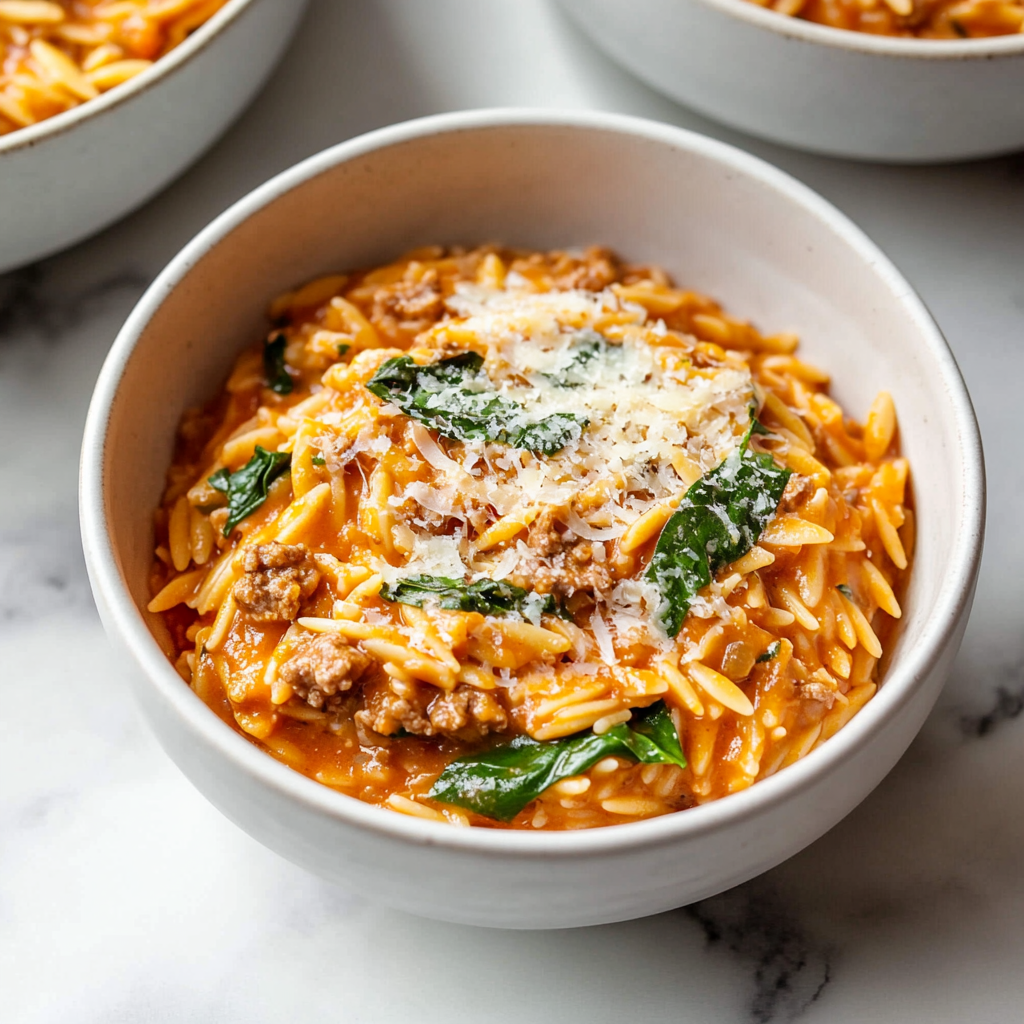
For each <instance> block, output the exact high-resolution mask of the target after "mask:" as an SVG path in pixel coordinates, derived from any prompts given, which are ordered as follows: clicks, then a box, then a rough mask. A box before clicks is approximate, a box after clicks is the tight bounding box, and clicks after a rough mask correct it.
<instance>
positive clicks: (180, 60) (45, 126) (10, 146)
mask: <svg viewBox="0 0 1024 1024" xmlns="http://www.w3.org/2000/svg"><path fill="white" fill-rule="evenodd" d="M254 3H256V0H227V3H226V4H225V5H224V6H223V7H221V8H220V10H218V11H216V12H215V13H214V14H213V15H211V16H210V17H209V18H208V19H207V20H206V21H204V22H203V23H202V25H200V26H199V27H198V28H197V29H196V30H195V31H194V32H192V33H191V34H190V35H188V36H187V37H186V38H185V40H184V41H183V42H181V43H179V44H178V45H177V46H176V47H175V48H174V49H173V50H171V51H170V53H167V54H164V56H163V57H160V58H159V59H158V60H156V61H154V62H153V64H152V66H151V67H148V68H146V69H145V71H140V72H139V74H137V75H135V76H134V77H133V78H129V79H128V81H127V82H122V83H121V84H120V85H116V86H114V88H112V89H108V90H107V91H106V92H104V93H100V95H99V96H97V97H95V99H91V100H86V101H85V102H84V103H79V104H78V106H76V107H72V108H71V109H70V110H64V111H62V112H61V113H59V114H54V115H53V117H47V118H44V119H43V120H42V121H37V122H36V123H35V124H30V125H26V126H25V127H24V128H16V129H15V130H14V131H12V132H8V133H7V134H6V135H0V158H2V157H3V156H4V154H6V153H13V152H16V151H17V150H20V149H27V148H28V147H30V146H36V145H39V144H40V143H42V142H45V141H46V140H47V139H48V138H51V137H53V136H56V135H63V134H64V133H65V132H67V131H70V130H71V129H73V128H75V127H77V126H78V125H79V124H80V123H81V122H82V121H87V120H89V119H91V118H94V117H98V116H99V115H101V114H104V113H106V112H107V111H109V110H113V109H115V108H117V107H119V106H121V105H122V104H124V103H127V102H129V101H130V100H131V99H133V98H134V97H135V96H138V95H139V94H140V93H143V92H146V91H147V90H148V89H150V88H151V87H153V86H155V85H157V84H158V83H159V82H160V81H161V80H162V79H164V78H167V77H169V76H170V75H173V74H174V73H175V72H177V71H178V70H179V69H180V68H181V67H182V66H183V65H185V64H187V63H188V62H189V61H190V60H191V59H192V58H193V57H195V56H196V55H197V54H199V53H201V52H202V51H203V50H205V49H206V47H207V46H208V45H209V44H210V43H211V42H213V40H214V39H216V37H217V36H219V35H220V34H221V33H222V32H224V31H225V30H226V29H227V28H228V27H229V26H231V25H232V24H234V22H235V21H237V20H238V18H239V17H241V15H242V14H243V13H244V12H245V11H246V9H247V8H249V7H251V6H252V5H253V4H254Z"/></svg>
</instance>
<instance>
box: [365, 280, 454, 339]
mask: <svg viewBox="0 0 1024 1024" xmlns="http://www.w3.org/2000/svg"><path fill="white" fill-rule="evenodd" d="M443 314H444V298H443V296H442V295H441V291H440V289H439V288H438V282H437V271H436V270H428V271H427V272H426V273H425V274H424V275H423V277H422V278H420V280H418V281H398V282H396V283H395V284H389V285H384V286H382V287H380V288H378V289H377V291H376V292H374V295H373V307H372V310H371V312H370V320H371V322H372V323H373V324H374V326H375V327H377V328H378V329H381V330H383V331H384V333H385V334H388V335H394V334H395V332H396V330H397V329H398V327H399V326H401V327H403V328H405V329H406V330H416V331H418V330H425V329H426V328H427V327H429V326H430V325H431V324H432V323H434V322H435V321H437V320H439V319H440V318H441V316H442V315H443Z"/></svg>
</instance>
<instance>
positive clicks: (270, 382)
mask: <svg viewBox="0 0 1024 1024" xmlns="http://www.w3.org/2000/svg"><path fill="white" fill-rule="evenodd" d="M286 344H287V339H286V338H285V336H284V335H283V334H275V335H274V337H273V338H271V339H270V341H268V342H267V343H266V344H265V345H264V346H263V375H264V377H266V380H267V387H268V388H270V390H271V391H276V392H277V394H279V395H290V394H291V393H292V387H293V386H294V385H293V383H292V378H291V376H290V375H289V373H288V368H287V366H286V364H285V361H284V349H285V345H286Z"/></svg>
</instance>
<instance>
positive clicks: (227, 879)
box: [0, 0, 1024, 1024]
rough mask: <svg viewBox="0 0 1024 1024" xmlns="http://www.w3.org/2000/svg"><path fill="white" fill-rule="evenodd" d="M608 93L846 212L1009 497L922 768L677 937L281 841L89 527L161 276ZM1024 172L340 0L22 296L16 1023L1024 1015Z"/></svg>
mask: <svg viewBox="0 0 1024 1024" xmlns="http://www.w3.org/2000/svg"><path fill="white" fill-rule="evenodd" d="M487 105H535V106H568V107H595V108H602V109H609V110H617V111H622V112H628V113H635V114H640V115H644V116H649V117H656V118H660V119H662V120H666V121H669V122H672V123H675V124H680V125H683V126H686V127H695V128H697V129H698V130H702V131H707V132H708V133H710V134H713V135H716V136H718V137H721V138H725V139H727V140H728V141H733V142H738V143H739V144H740V145H743V146H744V147H745V148H748V149H751V150H752V151H754V152H756V153H758V154H760V155H762V156H765V157H766V158H767V159H769V160H772V161H773V162H776V163H778V164H779V165H780V166H782V167H783V168H785V169H786V170H789V171H790V172H792V173H794V174H796V175H797V176H798V177H800V178H802V179H803V180H805V181H806V182H807V183H808V184H810V185H811V186H812V187H814V188H816V189H818V190H819V191H820V192H822V193H823V194H824V195H826V196H827V197H828V198H829V199H831V200H832V201H833V202H835V203H836V204H837V205H839V206H840V207H841V208H842V209H844V210H845V211H846V212H847V213H849V214H850V215H851V216H852V217H853V218H854V219H855V220H857V221H858V222H859V223H860V224H861V225H862V226H863V227H864V228H865V229H866V230H867V231H868V232H869V234H871V235H872V236H873V237H874V238H875V239H876V240H877V241H878V242H879V243H880V244H881V245H882V246H883V248H885V249H886V251H887V252H888V253H889V254H890V255H891V256H892V257H893V259H894V260H895V261H896V262H897V263H898V265H899V266H900V268H901V269H902V270H903V271H904V272H905V273H906V274H907V276H908V277H909V278H910V280H911V281H912V283H913V284H914V285H915V286H916V287H917V288H918V289H919V290H920V292H921V294H922V296H923V297H924V299H925V301H926V302H927V303H928V304H929V306H930V307H931V309H932V311H933V312H934V313H935V315H936V317H937V319H938V320H939V322H940V324H941V325H942V327H943V329H944V331H945V332H946V334H947V337H948V338H949V341H950V344H951V345H952V347H953V349H954V351H955V353H956V355H957V358H958V360H959V361H960V364H961V367H962V369H963V371H964V375H965V377H966V379H967V382H968V385H969V386H970V388H971V392H972V395H973V397H974V400H975V403H976V406H977V409H978V414H979V419H980V421H981V425H982V432H983V435H984V440H985V444H986V451H987V461H988V468H989V482H990V510H991V511H990V519H989V535H988V547H987V552H986V556H985V560H984V564H983V568H982V576H981V581H980V585H979V591H978V599H977V603H976V606H975V614H974V616H973V618H972V621H971V624H970V627H969V629H968V633H967V637H966V639H965V643H964V647H963V650H962V652H961V655H960V657H959V659H958V661H957V663H956V666H955V668H954V671H953V673H952V676H951V678H950V681H949V684H948V685H947V687H946V690H945V692H944V694H943V696H942V698H941V699H940V701H939V704H938V706H937V707H936V710H935V712H934V713H933V715H932V716H931V718H930V719H929V721H928V723H927V724H926V726H925V728H924V730H923V731H922V733H921V735H920V737H919V738H918V740H917V741H916V742H915V744H914V745H913V746H912V747H911V749H910V751H909V752H908V753H907V755H906V757H904V759H903V760H902V761H901V762H900V764H899V765H898V766H897V767H896V769H895V770H894V771H893V772H892V774H891V775H890V776H889V777H888V778H887V779H886V780H885V782H884V783H883V784H882V785H881V786H879V788H878V789H877V790H876V791H875V793H874V794H873V795H872V796H871V797H870V798H869V799H868V800H866V801H865V802H864V803H863V804H862V805H861V806H860V807H859V808H858V809H857V810H856V811H855V812H854V813H853V814H851V815H850V816H849V817H848V818H847V819H845V820H844V821H843V822H842V823H841V824H840V825H838V826H837V827H836V828H835V829H833V830H832V831H831V832H830V833H829V834H828V835H826V836H824V837H823V838H822V839H821V840H819V841H818V842H817V843H815V844H814V845H813V846H812V847H810V848H809V849H807V850H805V851H804V852H803V853H801V854H799V855H798V856H797V857H794V858H793V859H792V860H790V861H788V862H786V863H785V864H783V865H781V866H780V867H778V868H776V869H775V870H774V871H772V872H769V873H768V874H766V875H763V876H761V877H760V878H757V879H755V880H753V881H752V882H749V883H748V884H746V885H744V886H740V887H739V888H737V889H734V890H732V891H731V892H728V893H724V894H722V895H719V896H716V897H714V898H712V899H709V900H705V901H703V902H702V903H700V904H697V905H695V906H693V907H689V908H686V909H683V910H679V911H675V912H673V913H669V914H663V915H661V916H660V917H657V918H652V919H649V920H646V921H637V922H630V923H626V924H621V925H614V926H608V927H603V928H592V929H584V930H581V931H575V932H554V933H535V934H529V933H509V932H487V931H480V930H474V929H468V928H459V927H456V926H452V925H440V924H434V923H431V922H427V921H420V920H417V919H414V918H410V917H407V916H404V915H402V914H398V913H396V912H393V911H390V910H386V909H383V908H381V907H379V906H378V905H376V904H375V903H373V902H372V901H371V900H369V899H368V898H367V897H368V896H370V895H372V894H367V893H362V892H361V891H360V886H359V880H358V879H354V880H353V892H352V893H351V894H349V893H345V892H341V891H339V890H337V889H334V888H332V887H330V886H328V885H326V884H324V883H322V882H320V881H319V880H317V879H315V878H312V877H311V876H308V875H306V874H304V873H302V872H300V871H298V870H297V869H294V868H292V867H291V866H290V865H289V864H287V863H285V862H284V861H282V860H280V859H279V858H278V857H276V856H275V855H274V854H272V853H269V852H268V851H266V850H264V849H263V848H261V847H259V846H258V845H256V844H255V843H254V842H252V841H251V840H249V839H248V838H247V837H246V836H245V835H243V834H242V833H240V832H239V831H238V830H237V829H235V828H234V826H232V825H231V824H230V823H229V822H227V821H226V820H225V819H223V818H222V817H221V816H220V815H219V814H218V813H217V812H216V811H214V810H213V809H212V808H211V807H209V806H208V805H207V804H206V803H205V801H204V800H203V799H202V798H201V797H199V796H198V794H197V793H195V792H194V791H193V790H192V789H191V787H190V786H189V785H188V784H187V783H186V782H185V781H184V779H183V778H182V777H181V776H180V775H179V774H178V772H177V770H176V769H175V768H174V767H173V766H172V765H171V764H170V762H169V761H168V760H167V759H166V757H165V756H164V755H163V754H162V752H161V751H159V750H158V749H157V747H156V745H155V743H154V741H153V740H152V738H151V737H150V736H149V735H148V733H147V732H146V731H145V729H144V728H143V727H142V726H141V723H140V722H139V720H138V717H137V715H136V713H135V711H134V708H133V706H132V704H131V701H130V700H129V698H128V694H127V689H126V685H125V673H126V672H127V666H125V665H123V664H122V663H120V662H119V660H118V659H117V658H116V656H115V655H114V654H113V653H112V649H111V648H110V646H109V645H108V643H107V641H106V639H105V638H104V636H103V633H102V630H101V628H100V625H99V622H98V619H97V617H96V614H95V610H94V609H93V606H92V601H91V598H90V595H89V590H88V583H87V581H86V578H85V573H84V566H83V562H82V556H81V550H80V546H79V540H78V526H77V507H76V498H77V495H76V490H77V459H78V444H79V438H80V433H81V428H82V422H83V420H84V416H85V410H86V407H87V403H88V399H89V395H90V393H91V390H92V385H93V382H94V380H95V377H96V374H97V373H98V371H99V367H100V364H101V362H102V360H103V357H104V355H105V353H106V351H107V349H108V347H109V345H110V342H111V341H112V339H113V337H114V335H115V334H116V332H117V330H118V328H119V327H120V325H121V323H122V322H123V320H124V318H125V317H126V316H127V314H128V312H129V311H130V309H131V307H132V305H133V304H134V302H135V301H136V300H137V298H138V297H139V295H140V294H141V293H142V291H143V289H144V288H145V286H146V284H147V283H148V282H149V281H150V280H152V278H153V277H154V276H155V275H156V274H157V273H158V272H159V270H160V268H161V267H162V266H163V265H164V263H166V261H167V260H168V259H169V258H170V257H171V256H172V255H173V254H174V252H176V251H177V249H178V248H180V247H181V245H183V244H184V243H185V242H186V241H187V240H188V239H189V238H190V237H191V236H192V235H193V234H194V233H195V232H196V231H197V230H199V229H200V228H201V227H202V226H203V225H204V224H205V223H207V222H208V221H209V220H210V219H211V218H212V217H213V216H215V215H216V214H217V213H219V212H220V211H221V210H223V209H224V208H225V207H226V206H228V205H229V204H230V203H231V202H232V201H233V200H234V199H236V198H238V197H239V196H241V195H242V194H244V193H245V192H246V191H248V190H249V189H250V188H252V187H253V186H255V185H257V184H259V182H260V181H262V180H264V179H265V178H266V177H268V176H269V175H271V174H273V173H275V172H276V171H278V170H281V169H282V168H284V167H286V166H288V165H289V164H291V163H293V162H295V161H296V160H298V159H301V158H302V157H304V156H306V155H309V154H310V153H313V152H315V151H317V150H319V149H321V148H323V147H324V146H326V145H329V144H331V143H333V142H337V141H340V140H342V139H344V138H348V137H350V136H352V135H354V134H357V133H359V132H361V131H365V130H368V129H371V128H374V127H377V126H379V125H382V124H387V123H389V122H392V121H396V120H402V119H406V118H409V117H415V116H419V115H422V114H427V113H432V112H435V111H442V110H449V109H459V108H466V107H473V106H487ZM1022 267H1024V158H1022V157H1017V158H1009V159H1004V160H996V161H987V162H980V163H975V164H967V165H963V166H959V167H935V168H891V167H882V166H871V165H863V166H861V165H855V164H850V163H844V162H839V161H831V160H826V159H823V158H817V157H811V156H806V155H801V154H797V153H794V152H790V151H786V150H782V149H780V148H778V147H774V146H771V145H768V144H767V143H762V142H757V141H754V140H750V139H744V138H740V137H739V136H736V135H734V134H732V133H730V132H728V131H726V130H725V129H722V128H719V127H717V126H713V125H710V124H709V123H708V122H705V121H703V120H702V119H700V118H699V117H697V116H696V115H693V114H690V113H688V112H686V111H684V110H683V109H682V108H679V107H677V106H675V105H673V104H671V103H670V102H668V101H667V100H664V99H662V98H661V97H659V96H657V95H655V94H654V93H652V92H650V91H649V90H647V89H646V88H645V87H644V86H642V85H641V84H639V83H638V82H636V81H634V80H633V79H632V78H630V77H629V76H627V75H625V74H624V73H623V72H621V71H619V70H618V69H617V68H616V67H614V66H613V65H612V64H610V63H609V62H608V61H607V60H605V59H604V58H603V57H601V56H600V55H598V54H597V53H596V52H595V51H593V50H592V49H591V48H590V46H589V45H588V44H587V43H585V42H584V41H583V40H582V39H580V38H579V37H578V36H577V35H576V34H575V33H574V32H573V31H572V29H571V28H570V27H569V26H568V25H567V24H566V23H565V21H564V19H563V18H562V17H561V16H560V15H559V14H558V13H557V12H556V11H555V10H554V9H553V8H552V7H550V6H549V5H548V4H546V3H544V2H543V0H521V2H519V3H515V4H513V3H508V2H504V0H475V2H474V0H434V2H433V3H431V4H424V3H420V2H418V0H380V2H372V0H353V2H351V3H339V2H337V0H319V2H315V3H314V4H313V7H312V9H311V13H310V16H309V18H308V20H307V22H306V24H305V26H304V28H303V30H302V31H301V33H300V37H299V39H298V40H297V43H296V45H295V47H294V48H293V49H292V51H291V53H290V54H289V56H288V57H287V59H286V60H285V63H284V64H283V65H282V67H281V69H280V70H279V71H278V72H277V74H276V75H275V76H274V79H273V80H272V82H271V83H270V85H269V86H268V88H267V89H266V90H265V91H264V93H263V94H262V95H261V96H260V97H259V99H258V100H257V102H256V104H255V105H254V106H253V108H252V109H251V110H250V111H249V112H248V113H247V114H246V115H245V116H244V117H243V118H242V119H241V121H240V122H239V123H238V124H237V125H236V126H235V127H234V128H233V129H232V130H231V131H230V132H229V133H228V135H227V136H226V137H225V139H224V140H223V141H222V142H221V143H220V144H219V145H218V146H216V147H215V148H214V149H213V150H212V151H211V152H210V154H209V155H208V156H207V157H205V158H204V160H203V161H202V162H201V163H200V164H199V165H197V166H196V167H195V168H194V169H193V170H192V171H191V172H189V173H188V174H187V175H185V176H184V177H183V178H182V179H181V180H179V181H178V182H177V183H175V184H174V185H172V186H171V187H170V188H169V189H168V190H167V191H166V192H165V193H164V194H163V195H161V196H160V197H158V198H157V199H156V200H154V201H153V202H151V203H150V204H149V205H148V206H146V207H145V208H143V209H142V210H140V211H138V212H137V213H136V214H134V215H132V216H131V217H129V218H127V219H126V220H124V221H122V222H121V223H119V224H117V225H115V226H114V227H113V228H111V229H110V230H108V231H107V232H106V233H104V234H103V235H101V236H99V237H98V238H96V239H93V240H91V241H89V242H86V243H84V244H83V245H81V246H79V247H77V248H76V249H74V250H71V251H70V252H68V253H65V254H62V255H60V256H56V257H54V258H52V259H50V260H47V261H45V262H44V263H42V264H39V265H37V266H35V267H30V268H26V269H24V270H21V271H17V272H15V273H13V274H8V275H6V276H3V277H0V430H2V432H3V433H2V436H4V437H5V438H7V439H8V440H7V442H6V443H5V444H4V445H2V446H0V480H2V481H3V486H2V487H0V979H3V981H2V987H3V989H2V996H0V1020H3V1021H4V1022H5V1024H6V1021H8V1020H10V1021H12V1022H16V1024H65V1022H74V1024H79V1022H83V1024H88V1022H93V1021H95V1022H103V1024H112V1022H114V1024H119V1022H135V1021H145V1022H155V1024H179V1022H192V1021H195V1022H202V1024H209V1022H221V1021H224V1022H232V1024H233V1022H236V1021H237V1022H243V1021H244V1022H246V1024H261V1022H271V1021H278V1020H282V1019H292V1018H295V1017H301V1018H302V1019H303V1020H306V1021H311V1022H316V1021H328V1020H330V1021H335V1020H343V1021H345V1022H346V1024H348V1022H363V1021H367V1022H376V1021H391V1020H396V1021H397V1020H416V1021H424V1022H428V1024H429V1022H432V1021H437V1022H440V1021H446V1022H451V1021H487V1022H492V1021H493V1022H505V1021H508V1022H513V1021H515V1022H520V1021H522V1020H540V1021H547V1020H555V1019H557V1020H559V1021H564V1022H567V1024H574V1022H577V1021H579V1022H581V1024H582V1022H587V1024H593V1022H595V1021H616V1022H618V1021H638V1020H639V1021H644V1022H645V1024H646V1022H660V1021H666V1022H667V1021H672V1022H694V1024H696V1022H707V1021H715V1022H733V1021H736V1022H755V1024H765V1022H788V1021H795V1020H800V1021H806V1022H809V1024H825V1022H828V1024H863V1022H875V1021H879V1022H889V1021H901V1022H902V1021H908V1022H911V1024H917V1022H921V1024H924V1022H928V1024H943V1022H947V1021H948V1022H951V1024H952V1022H956V1024H962V1022H963V1021H972V1022H975V1021H976V1022H982V1024H1004V1022H1005V1024H1014V1022H1018V1021H1020V1020H1022V1019H1024V1010H1022V1006H1024V972H1022V971H1021V966H1022V963H1024V954H1022V948H1024V871H1022V866H1024V854H1022V851H1024V816H1022V815H1021V813H1020V808H1021V807H1022V806H1024V629H1022V612H1024V571H1022V570H1024V531H1022V530H1021V529H1020V525H1019V521H1020V513H1019V508H1020V505H1021V501H1022V499H1024V460H1022V459H1021V458H1020V456H1019V443H1018V440H1017V434H1018V432H1019V429H1020V428H1019V420H1020V399H1019V394H1020V380H1021V379H1022V377H1024V337H1022V336H1024V274H1022V273H1021V268H1022Z"/></svg>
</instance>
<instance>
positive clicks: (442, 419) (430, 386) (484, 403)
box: [366, 352, 589, 455]
mask: <svg viewBox="0 0 1024 1024" xmlns="http://www.w3.org/2000/svg"><path fill="white" fill-rule="evenodd" d="M482 366H483V358H482V357H481V356H480V355H478V354H477V353H476V352H462V353H460V354H459V355H457V356H452V357H451V358H449V359H442V360H440V361H439V362H436V363H428V364H427V365H425V366H420V365H419V364H418V363H415V362H413V360H412V357H411V356H395V357H394V358H393V359H389V360H388V361H387V362H386V363H384V364H383V365H382V366H381V367H380V369H379V370H377V372H376V373H375V374H374V375H373V377H372V378H371V379H370V381H369V382H368V383H367V385H366V386H367V388H368V389H369V390H370V391H371V392H372V393H373V394H375V395H376V396H377V397H378V398H381V399H383V400H384V401H385V402H393V403H394V404H395V405H397V406H398V407H399V409H401V410H402V412H404V413H405V414H406V415H407V416H412V417H413V418H414V419H417V420H419V421H420V422H421V423H425V424H426V425H427V426H428V427H432V428H433V429H434V430H436V431H437V432H438V433H439V434H441V435H442V436H444V437H451V438H454V439H456V440H458V441H497V442H499V443H501V444H507V445H509V446H510V447H512V448H525V449H528V450H529V451H532V452H540V453H541V454H542V455H554V454H555V452H557V451H559V450H561V449H562V448H564V447H565V446H566V445H567V444H569V442H570V441H575V440H578V439H579V437H580V435H581V434H582V433H583V429H584V428H585V427H586V426H587V423H588V422H589V421H588V420H587V419H585V418H584V417H582V416H576V415H574V414H572V413H554V414H553V415H551V416H546V417H544V419H541V420H537V421H536V422H532V423H531V422H529V421H528V420H527V418H526V413H525V411H524V410H523V409H522V408H521V407H520V406H519V405H517V404H516V403H515V402H511V401H509V400H508V399H506V398H502V397H501V396H500V395H498V394H496V393H495V391H494V387H493V385H492V383H491V381H490V378H489V377H488V376H487V374H486V373H484V372H483V371H482V369H481V368H482Z"/></svg>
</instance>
